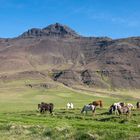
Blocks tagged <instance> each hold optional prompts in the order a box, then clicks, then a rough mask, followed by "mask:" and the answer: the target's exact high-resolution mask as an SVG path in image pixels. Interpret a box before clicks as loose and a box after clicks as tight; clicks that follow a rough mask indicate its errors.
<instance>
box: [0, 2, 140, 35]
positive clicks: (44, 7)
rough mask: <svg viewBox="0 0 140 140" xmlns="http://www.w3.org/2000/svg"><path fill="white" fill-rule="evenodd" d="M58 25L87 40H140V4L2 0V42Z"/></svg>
mask: <svg viewBox="0 0 140 140" xmlns="http://www.w3.org/2000/svg"><path fill="white" fill-rule="evenodd" d="M56 22H58V23H61V24H64V25H67V26H69V27H71V28H72V29H74V30H75V31H76V32H77V33H79V34H81V35H83V36H96V37H97V36H98V37H99V36H108V37H111V38H125V37H131V36H140V0H0V38H12V37H16V36H18V35H20V34H22V33H23V32H25V31H27V30H28V29H30V28H44V27H46V26H48V25H50V24H54V23H56Z"/></svg>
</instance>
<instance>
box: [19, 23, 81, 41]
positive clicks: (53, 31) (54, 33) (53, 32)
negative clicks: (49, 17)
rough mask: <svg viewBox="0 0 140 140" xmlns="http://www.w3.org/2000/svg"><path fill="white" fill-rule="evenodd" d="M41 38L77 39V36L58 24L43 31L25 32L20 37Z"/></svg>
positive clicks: (32, 30)
mask: <svg viewBox="0 0 140 140" xmlns="http://www.w3.org/2000/svg"><path fill="white" fill-rule="evenodd" d="M41 36H51V37H78V36H79V35H78V34H77V33H76V32H75V31H74V30H72V29H71V28H69V27H67V26H65V25H62V24H60V23H55V24H52V25H49V26H48V27H46V28H43V29H38V28H32V29H30V30H28V31H27V32H25V33H23V34H22V35H21V36H20V37H22V38H23V37H27V38H28V37H41Z"/></svg>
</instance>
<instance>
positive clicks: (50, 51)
mask: <svg viewBox="0 0 140 140" xmlns="http://www.w3.org/2000/svg"><path fill="white" fill-rule="evenodd" d="M36 71H37V75H39V74H41V75H43V76H46V77H50V78H52V79H53V80H54V81H58V82H61V83H63V84H65V85H67V86H73V85H75V84H79V85H83V86H84V85H88V86H91V87H100V88H138V89H139V88H140V37H130V38H124V39H117V40H113V39H111V38H107V37H83V36H81V35H78V34H77V33H76V32H75V31H74V30H72V29H70V28H69V27H67V26H65V25H61V24H59V23H56V24H52V25H50V26H48V27H46V28H43V29H36V28H33V29H30V30H28V31H27V32H24V33H23V34H22V35H20V36H19V37H16V38H12V39H2V38H1V39H0V73H1V75H0V79H1V80H4V79H5V77H6V78H7V79H8V78H9V79H10V78H11V77H12V78H13V79H14V78H15V77H16V78H18V77H22V76H23V77H24V76H25V73H28V75H29V73H30V75H32V73H33V75H35V72H36ZM9 73H10V74H9ZM11 73H13V75H12V74H11ZM23 73H24V74H23ZM22 74H23V75H22ZM15 75H16V76H15Z"/></svg>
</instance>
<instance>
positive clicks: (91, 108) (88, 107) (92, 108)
mask: <svg viewBox="0 0 140 140" xmlns="http://www.w3.org/2000/svg"><path fill="white" fill-rule="evenodd" d="M95 110H96V106H95V105H84V106H83V108H82V110H81V113H83V112H86V114H87V112H88V111H92V112H93V115H95Z"/></svg>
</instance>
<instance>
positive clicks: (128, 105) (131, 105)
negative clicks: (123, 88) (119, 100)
mask: <svg viewBox="0 0 140 140" xmlns="http://www.w3.org/2000/svg"><path fill="white" fill-rule="evenodd" d="M126 106H127V107H128V108H129V109H130V110H133V109H134V106H133V104H131V103H127V104H126Z"/></svg>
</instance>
